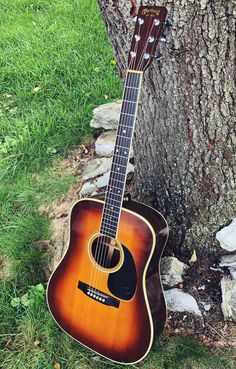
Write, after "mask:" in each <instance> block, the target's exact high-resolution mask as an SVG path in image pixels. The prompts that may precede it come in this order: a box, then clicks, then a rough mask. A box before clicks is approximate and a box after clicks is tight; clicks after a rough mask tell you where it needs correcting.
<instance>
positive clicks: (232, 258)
mask: <svg viewBox="0 0 236 369" xmlns="http://www.w3.org/2000/svg"><path fill="white" fill-rule="evenodd" d="M219 266H221V267H235V268H236V254H233V255H232V254H231V255H223V256H222V257H221V260H220V263H219Z"/></svg>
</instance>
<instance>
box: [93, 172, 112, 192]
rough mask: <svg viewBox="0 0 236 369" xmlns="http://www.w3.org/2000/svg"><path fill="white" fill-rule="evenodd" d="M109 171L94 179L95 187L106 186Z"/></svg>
mask: <svg viewBox="0 0 236 369" xmlns="http://www.w3.org/2000/svg"><path fill="white" fill-rule="evenodd" d="M109 176H110V171H109V172H106V173H105V174H103V175H102V176H101V177H98V179H97V180H96V181H95V185H96V187H97V188H102V187H105V186H107V184H108V181H109Z"/></svg>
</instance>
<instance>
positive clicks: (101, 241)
mask: <svg viewBox="0 0 236 369" xmlns="http://www.w3.org/2000/svg"><path fill="white" fill-rule="evenodd" d="M140 31H141V27H140V25H139V29H138V35H140ZM137 48H138V41H136V44H135V49H136V52H137ZM135 59H136V56H135V58H131V60H130V63H129V65H128V68H132V66H133V65H134V64H135ZM132 64H133V65H132ZM131 80H132V75H131ZM129 82H130V81H129V73H128V72H127V74H126V78H125V86H127V85H129ZM125 92H126V88H124V92H123V98H122V100H123V99H124V97H125ZM121 111H122V108H121ZM120 117H121V114H120ZM119 123H120V122H119ZM118 129H119V125H118ZM117 134H118V132H117ZM118 141H119V137H118V136H117V142H118ZM122 146H123V145H122ZM115 147H116V143H115V146H114V148H115ZM111 177H112V170H111V171H110V178H109V182H110V180H111V179H112V178H111ZM109 182H108V185H107V189H106V194H105V201H104V206H103V213H102V217H101V225H100V227H102V221H103V219H104V213H105V211H106V209H105V207H106V201H107V198H109V197H110V194H109V190H108V188H109ZM112 197H113V196H112ZM105 228H108V229H107V231H108V232H106V233H108V234H109V227H107V226H106V227H105ZM107 238H108V237H106V238H105V240H106V239H107ZM103 242H104V236H103V235H102V236H101V237H100V239H99V242H98V244H97V245H96V247H97V248H96V251H97V250H98V249H99V251H100V249H102V250H101V252H100V253H99V260H98V264H100V263H101V261H102V264H101V265H103V254H104V255H105V254H106V252H105V247H101V245H102V243H103ZM108 247H109V246H108ZM100 255H101V256H102V257H101V256H100ZM100 259H101V260H100ZM95 260H97V258H96V256H95ZM104 266H105V265H104ZM94 269H95V268H93V275H92V281H91V283H90V285H91V286H93V285H95V283H94V279H96V274H97V273H99V272H100V274H101V273H102V271H101V270H100V268H98V267H96V270H94ZM96 272H97V273H96ZM99 279H100V278H99ZM98 282H99V281H98ZM98 282H97V286H98V285H99V283H98Z"/></svg>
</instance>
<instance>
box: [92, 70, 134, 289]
mask: <svg viewBox="0 0 236 369" xmlns="http://www.w3.org/2000/svg"><path fill="white" fill-rule="evenodd" d="M129 83H130V76H129V74H128V73H127V76H126V79H125V85H129ZM124 94H125V91H124ZM116 143H119V144H122V141H121V140H120V139H119V137H117V142H116ZM122 146H123V145H122ZM115 147H116V145H115ZM112 173H113V171H112V168H111V172H110V178H109V183H108V186H107V189H106V198H105V202H104V209H103V210H104V211H103V215H102V218H101V219H102V220H103V219H105V216H106V214H107V208H106V201H107V200H108V199H109V198H111V199H113V194H111V193H109V184H110V186H114V185H115V184H116V178H111V177H112ZM113 182H114V183H113ZM117 187H118V186H117ZM114 195H115V194H114ZM101 228H102V229H103V231H101V233H103V232H104V231H106V233H108V235H106V234H105V235H101V236H100V238H99V240H98V242H97V245H96V252H95V260H96V262H97V263H98V264H99V265H104V264H103V259H104V257H105V256H104V255H105V254H106V251H105V249H106V247H105V245H104V246H102V244H103V243H104V241H107V240H108V239H109V234H111V232H109V231H111V229H109V227H108V226H107V225H104V224H103V222H101ZM104 233H105V232H104ZM99 272H100V273H102V271H101V270H100V268H98V267H96V268H93V274H92V278H91V282H90V286H94V285H96V286H97V287H98V284H99V280H98V279H100V278H99V277H98V273H99Z"/></svg>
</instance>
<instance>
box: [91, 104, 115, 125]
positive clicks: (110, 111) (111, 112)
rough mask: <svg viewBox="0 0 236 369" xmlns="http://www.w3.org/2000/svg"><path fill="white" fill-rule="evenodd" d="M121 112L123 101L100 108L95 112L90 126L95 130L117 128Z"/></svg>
mask: <svg viewBox="0 0 236 369" xmlns="http://www.w3.org/2000/svg"><path fill="white" fill-rule="evenodd" d="M120 110H121V100H120V101H115V102H112V103H108V104H103V105H101V106H98V107H97V108H95V109H94V111H93V119H92V121H91V122H90V126H91V127H94V128H104V129H115V128H117V124H118V120H119V116H120Z"/></svg>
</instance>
